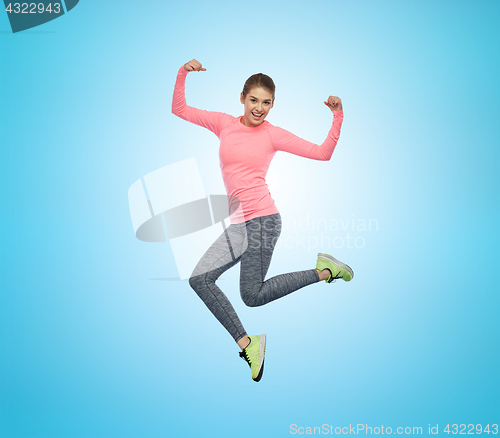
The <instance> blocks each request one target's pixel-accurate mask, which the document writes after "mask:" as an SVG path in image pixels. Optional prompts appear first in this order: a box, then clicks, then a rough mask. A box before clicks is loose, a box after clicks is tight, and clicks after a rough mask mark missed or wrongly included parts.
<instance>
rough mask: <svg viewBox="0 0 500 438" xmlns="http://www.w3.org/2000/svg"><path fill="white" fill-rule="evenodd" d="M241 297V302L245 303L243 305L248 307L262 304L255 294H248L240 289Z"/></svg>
mask: <svg viewBox="0 0 500 438" xmlns="http://www.w3.org/2000/svg"><path fill="white" fill-rule="evenodd" d="M241 299H242V300H243V303H245V305H246V306H248V307H259V306H262V303H261V302H259V300H258V299H257V295H256V294H248V293H245V292H244V291H242V292H241Z"/></svg>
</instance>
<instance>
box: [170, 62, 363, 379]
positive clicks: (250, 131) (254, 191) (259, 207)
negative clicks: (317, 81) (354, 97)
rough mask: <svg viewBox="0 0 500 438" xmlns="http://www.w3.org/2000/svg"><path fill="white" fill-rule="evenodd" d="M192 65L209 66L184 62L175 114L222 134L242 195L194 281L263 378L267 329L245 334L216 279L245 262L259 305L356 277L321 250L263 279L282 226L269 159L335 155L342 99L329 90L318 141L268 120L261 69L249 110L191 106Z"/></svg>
mask: <svg viewBox="0 0 500 438" xmlns="http://www.w3.org/2000/svg"><path fill="white" fill-rule="evenodd" d="M191 71H197V72H199V71H206V68H203V67H202V65H201V63H200V62H198V61H197V60H196V59H193V60H192V61H189V62H187V63H186V64H184V65H183V66H182V67H181V68H180V69H179V72H178V73H177V80H176V82H175V89H174V96H173V100H172V113H173V114H175V115H176V116H179V117H180V118H182V119H184V120H187V121H188V122H191V123H195V124H197V125H200V126H203V127H205V128H207V129H209V130H210V131H212V132H213V133H214V134H215V135H217V137H219V139H220V148H219V158H220V167H221V170H222V178H223V180H224V185H225V187H226V191H227V195H228V197H229V199H230V200H231V201H230V204H232V203H233V200H237V201H238V204H239V210H238V211H239V212H240V215H239V216H238V215H237V214H234V215H232V216H231V225H230V226H229V227H228V228H227V229H224V232H223V233H222V234H221V235H220V236H219V237H218V238H217V240H216V241H215V242H214V243H213V244H212V246H211V247H210V248H209V249H208V250H207V251H206V253H205V254H204V255H203V257H202V258H201V260H200V261H199V262H198V264H197V265H196V267H195V269H194V271H193V273H192V274H191V277H190V279H189V284H190V286H191V287H192V288H193V289H194V291H195V292H196V293H197V294H198V296H199V297H200V298H201V299H202V300H203V302H204V303H205V304H206V306H207V307H208V308H209V309H210V311H211V312H212V313H213V314H214V316H215V317H216V318H217V319H218V320H219V321H220V323H221V324H222V325H223V326H224V327H225V328H226V330H227V331H228V332H229V334H230V335H231V336H232V337H233V339H234V340H235V341H236V343H237V344H238V346H239V347H240V348H241V350H242V351H241V352H240V353H239V355H240V356H241V357H242V358H243V359H244V360H246V361H247V362H248V364H249V365H250V369H251V371H252V379H253V380H255V381H256V382H258V381H260V379H261V377H262V372H263V371H264V355H265V349H266V335H252V336H248V335H247V333H246V331H245V329H244V328H243V325H242V324H241V322H240V319H239V318H238V315H236V312H235V310H234V308H233V306H232V305H231V303H230V302H229V300H228V299H227V297H226V295H225V294H224V293H223V292H222V291H221V290H220V289H219V287H218V286H217V285H216V284H215V282H216V280H217V279H218V278H219V277H220V275H222V273H224V272H225V271H227V270H228V269H229V268H231V267H232V266H234V265H236V264H237V263H238V262H240V261H241V269H240V294H241V298H242V299H243V302H244V303H245V304H246V305H247V306H251V307H255V306H262V305H264V304H267V303H269V302H271V301H274V300H276V299H278V298H281V297H284V296H285V295H288V294H289V293H291V292H294V291H296V290H298V289H301V288H303V287H304V286H307V285H310V284H313V283H317V282H319V281H325V282H327V283H331V282H332V281H334V280H336V279H343V280H344V281H350V280H351V279H352V278H353V276H354V273H353V271H352V269H351V268H350V267H349V266H347V265H346V264H344V263H341V262H339V261H338V260H336V259H335V258H334V257H332V256H330V255H328V254H322V253H319V254H318V259H317V263H316V268H315V269H307V270H305V271H298V272H290V273H287V274H281V275H277V276H275V277H272V278H269V279H267V280H265V277H266V274H267V271H268V269H269V265H270V263H271V257H272V254H273V251H274V247H275V245H276V241H277V239H278V237H279V235H280V233H281V215H280V213H279V212H278V209H277V208H276V206H275V204H274V200H273V198H272V197H271V194H270V193H269V189H268V186H267V183H266V174H267V170H268V168H269V164H270V163H271V160H272V158H273V156H274V155H275V154H276V152H277V151H284V152H289V153H291V154H294V155H299V156H301V157H305V158H310V159H313V160H321V161H328V160H330V158H331V156H332V154H333V151H334V149H335V146H336V145H337V141H338V139H339V136H340V127H341V125H342V121H343V118H344V113H343V111H342V102H341V100H340V98H339V97H336V96H330V97H328V100H327V101H325V102H324V103H325V105H326V106H327V107H328V108H329V109H330V110H331V111H332V112H333V123H332V127H331V129H330V132H329V133H328V137H327V138H326V140H325V141H324V142H323V144H321V145H316V144H314V143H310V142H308V141H306V140H303V139H301V138H299V137H297V136H295V135H294V134H292V133H290V132H288V131H286V130H284V129H281V128H278V127H276V126H273V125H271V124H270V123H269V122H268V121H267V120H265V119H266V117H267V115H268V114H269V111H270V110H271V108H272V107H273V105H274V97H275V96H274V95H275V85H274V82H273V80H272V79H271V78H270V77H269V76H267V75H265V74H262V73H258V74H255V75H253V76H250V77H249V78H248V79H247V81H246V82H245V85H244V87H243V91H242V93H241V96H240V101H241V103H242V104H243V105H244V113H243V115H242V116H239V117H233V116H230V115H228V114H224V113H220V112H212V111H205V110H199V109H196V108H192V107H190V106H187V104H186V98H185V95H184V85H185V81H186V76H187V74H188V72H191ZM230 210H231V205H230Z"/></svg>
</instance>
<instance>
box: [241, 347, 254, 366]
mask: <svg viewBox="0 0 500 438" xmlns="http://www.w3.org/2000/svg"><path fill="white" fill-rule="evenodd" d="M239 354H240V357H241V358H243V359H245V360H246V361H247V363H248V365H249V366H250V368H252V362H250V358H249V357H248V355H247V349H246V348H245V349H244V350H243V351H240V353H239Z"/></svg>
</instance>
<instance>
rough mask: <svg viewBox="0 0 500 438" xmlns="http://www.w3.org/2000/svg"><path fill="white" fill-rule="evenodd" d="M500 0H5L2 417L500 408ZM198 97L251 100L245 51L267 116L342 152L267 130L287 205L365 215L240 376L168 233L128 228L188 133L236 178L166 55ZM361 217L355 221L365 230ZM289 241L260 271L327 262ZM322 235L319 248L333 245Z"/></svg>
mask: <svg viewBox="0 0 500 438" xmlns="http://www.w3.org/2000/svg"><path fill="white" fill-rule="evenodd" d="M499 13H500V4H499V3H498V2H496V1H479V2H472V1H439V2H434V1H418V2H417V1H408V2H407V1H404V2H403V1H380V2H369V1H357V2H340V1H308V2H290V1H288V2H270V3H267V4H264V3H249V2H232V1H226V2H198V1H185V2H177V3H175V4H174V3H172V2H161V1H151V2H144V3H139V2H113V1H112V2H92V1H81V2H80V3H79V4H78V6H77V7H76V8H75V9H74V10H72V11H71V12H70V13H68V14H67V15H65V16H63V17H61V18H59V19H57V20H54V21H52V22H50V23H47V24H45V25H43V26H40V27H37V28H34V29H31V30H29V31H25V32H21V33H19V34H15V35H13V34H12V33H11V31H10V27H9V22H8V18H7V14H6V13H3V14H1V13H0V31H1V33H0V41H1V42H0V50H1V55H0V56H1V58H0V74H1V98H0V104H1V137H0V143H1V144H0V146H1V147H0V165H1V174H0V178H1V181H0V187H1V205H2V216H1V225H2V226H1V231H0V232H1V248H2V251H1V257H2V259H1V303H0V311H1V314H0V328H1V332H0V335H1V352H0V385H1V387H0V408H1V410H0V436H1V437H9V438H13V437H16V438H17V437H35V438H39V437H40V438H41V437H50V438H59V437H61V438H66V437H75V438H76V437H170V436H172V437H197V436H203V437H235V436H240V437H255V436H262V437H281V436H283V437H284V436H289V435H290V425H291V424H297V425H298V426H321V425H322V424H329V425H333V426H348V425H349V424H358V423H362V424H368V425H370V426H372V427H375V426H381V425H384V426H385V427H387V426H390V427H392V428H393V430H394V431H395V428H396V427H399V426H402V427H407V426H409V427H413V426H422V427H423V431H424V433H425V434H427V428H428V424H431V425H436V424H439V430H440V434H441V435H446V434H444V433H443V432H442V429H443V428H444V426H445V425H446V424H447V423H450V424H452V423H458V424H461V423H464V424H471V423H472V424H482V425H483V426H485V425H486V424H492V423H499V420H500V415H499V413H500V403H499V394H500V391H499V390H500V385H499V351H500V350H499V327H500V324H499V320H498V310H499V299H498V290H499V288H498V280H497V278H496V272H497V271H496V269H497V265H498V261H499V257H498V256H499V253H498V249H497V248H498V244H499V234H498V231H497V230H498V219H499V217H498V205H499V196H498V187H499V176H498V174H499V166H498V164H499V158H500V157H499V152H498V146H499V141H498V129H497V126H498V119H499V116H500V111H499V106H498V100H499V97H500V96H499V81H498V78H499V59H500V57H499V45H500V31H499V30H498V20H499V15H500V14H499ZM192 58H196V59H198V60H200V61H201V62H202V63H203V64H204V66H205V67H206V68H207V71H206V72H203V73H191V74H190V75H189V76H188V79H187V81H188V83H187V100H188V103H189V104H190V105H192V106H195V107H198V108H203V109H207V110H217V111H223V112H226V113H229V114H232V115H235V116H237V115H240V114H241V111H242V106H241V104H240V103H239V99H238V96H239V92H240V91H241V88H242V85H243V83H244V81H245V80H246V78H247V77H248V76H250V75H251V74H254V73H257V72H264V73H266V74H268V75H270V76H271V77H272V78H273V79H274V81H275V82H276V84H277V90H276V103H275V107H274V108H273V109H272V111H271V113H270V115H269V118H268V120H269V122H271V123H273V124H275V125H277V126H280V127H282V128H285V129H288V130H290V131H292V132H293V133H295V134H296V135H299V136H301V137H303V138H305V139H307V140H310V141H314V142H319V143H321V142H322V141H323V140H324V139H325V137H326V134H327V132H328V130H329V128H330V124H331V113H330V112H329V110H328V109H327V108H326V106H325V105H324V104H323V101H324V100H326V98H327V97H328V96H329V95H337V96H340V97H341V98H342V100H343V105H344V113H345V120H344V124H343V127H342V135H341V137H340V141H339V143H338V146H337V149H336V150H335V152H334V155H333V158H332V160H331V161H330V162H317V161H313V160H307V159H304V158H300V157H296V156H292V155H287V154H282V153H280V154H277V155H276V157H275V159H274V161H273V163H272V164H271V168H270V171H269V186H270V189H271V193H272V194H273V197H274V198H275V200H276V203H277V206H278V208H279V210H280V212H281V215H282V217H283V221H284V226H285V227H284V230H283V233H282V237H281V240H282V241H283V242H284V239H286V238H287V237H289V240H288V241H289V242H290V241H293V239H294V238H295V237H294V236H298V237H299V238H302V237H304V236H306V237H307V238H308V239H310V238H314V237H319V236H320V233H319V231H318V230H317V229H312V226H307V227H303V229H298V230H295V231H294V230H293V229H291V228H290V227H289V226H287V224H290V221H291V220H292V219H293V220H296V221H300V220H302V221H308V220H309V218H312V217H314V219H312V223H314V220H316V219H321V218H323V219H324V218H328V219H329V220H331V219H332V218H334V219H336V220H339V221H344V223H346V222H347V221H348V220H351V221H352V220H354V219H356V220H357V221H358V220H365V221H368V220H370V219H372V220H374V221H376V224H377V227H376V228H373V227H372V229H367V230H366V231H361V230H354V231H353V230H352V229H347V230H342V229H340V230H339V231H335V232H332V234H331V235H332V236H339V237H340V238H342V239H343V238H347V234H348V233H349V232H350V235H351V236H357V237H360V238H361V239H362V241H363V246H362V248H355V247H351V248H348V247H347V245H344V246H341V247H338V248H326V249H325V248H324V247H322V248H321V250H323V251H325V252H329V251H332V252H333V253H334V254H335V256H336V257H337V258H339V259H340V260H343V261H345V262H347V263H348V264H349V265H350V266H352V267H353V269H354V271H355V273H356V276H355V279H354V280H353V281H352V282H351V283H339V282H337V283H335V284H332V285H328V286H327V285H325V284H324V283H318V284H316V285H313V286H310V287H308V288H306V289H303V290H301V291H298V292H296V293H294V294H292V295H290V296H287V297H285V298H283V299H281V300H278V301H275V302H272V303H270V304H268V305H267V306H264V307H262V308H246V307H245V306H244V304H243V303H242V302H241V299H240V298H239V292H238V275H239V267H235V268H233V269H232V270H230V271H228V272H227V273H225V274H224V275H223V276H222V277H221V279H220V283H219V284H220V286H221V288H222V289H223V290H224V291H225V292H226V293H227V294H228V296H229V297H230V299H231V300H232V302H233V303H234V306H235V308H236V310H237V312H238V313H239V315H240V318H241V319H242V321H243V323H244V325H245V327H246V329H247V331H248V332H249V333H254V334H258V333H267V335H268V348H267V355H266V370H265V374H264V377H263V379H262V381H261V382H260V383H259V384H256V383H254V382H253V381H252V380H251V379H250V371H249V369H248V366H247V365H246V364H245V363H244V362H243V361H242V360H241V359H240V358H239V357H238V354H237V351H238V349H237V347H236V346H235V345H234V343H233V340H232V338H230V336H229V335H228V334H227V333H226V332H225V330H224V329H223V328H222V326H220V325H219V323H218V322H217V321H216V320H215V318H214V317H213V315H212V314H211V313H210V312H208V311H207V309H206V308H205V307H204V305H203V303H202V302H201V301H200V299H199V298H198V297H197V296H196V295H195V294H194V292H193V291H192V290H191V289H190V287H189V285H188V283H187V282H186V281H171V280H169V279H172V278H174V277H177V276H178V273H177V269H176V266H175V262H174V259H173V255H172V252H171V249H170V247H169V245H168V244H165V243H163V244H153V243H145V242H141V241H139V240H137V239H136V238H135V236H134V232H133V228H132V223H131V219H130V213H129V206H128V199H127V191H128V188H129V187H130V185H131V184H132V183H133V182H134V181H136V180H137V179H138V178H140V177H142V176H143V175H145V174H147V173H149V172H151V171H153V170H155V169H158V168H160V167H162V166H164V165H167V164H171V163H174V162H176V161H179V160H183V159H186V158H191V157H196V159H197V162H198V165H199V167H200V172H201V174H202V178H203V181H204V183H205V187H206V190H207V193H224V186H223V183H222V179H221V176H220V170H219V167H218V152H217V148H218V139H217V138H216V137H215V136H214V135H213V134H212V133H210V132H209V131H207V130H204V129H203V128H200V127H197V126H195V125H192V124H190V123H187V122H185V121H183V120H181V119H179V118H177V117H175V116H174V115H172V114H171V112H170V106H171V97H172V91H173V86H174V82H175V77H176V73H177V70H178V68H179V67H180V66H181V65H182V64H183V63H185V62H187V61H189V60H190V59H192ZM358 242H359V241H358ZM318 249H320V248H305V249H304V248H303V247H301V245H300V244H299V242H297V245H292V246H291V247H290V245H289V247H287V246H285V245H281V246H280V247H278V248H277V249H276V251H275V255H274V257H273V262H272V264H271V268H270V270H269V274H268V275H269V276H273V275H277V274H279V273H283V272H289V271H294V270H302V269H308V268H311V267H314V263H315V260H316V257H315V255H316V253H317V252H318ZM327 249H328V250H329V251H327Z"/></svg>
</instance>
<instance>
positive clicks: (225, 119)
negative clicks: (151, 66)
mask: <svg viewBox="0 0 500 438" xmlns="http://www.w3.org/2000/svg"><path fill="white" fill-rule="evenodd" d="M187 74H188V72H187V71H186V70H184V66H182V67H181V68H180V69H179V72H178V73H177V80H176V82H175V88H174V96H173V100H172V113H174V114H175V115H176V116H179V117H180V118H182V119H184V120H187V121H188V122H191V123H195V124H197V125H200V126H203V127H205V128H207V129H209V130H210V131H212V132H213V133H214V134H215V135H217V137H219V139H220V148H219V160H220V168H221V170H222V179H223V180H224V185H225V186H226V192H227V194H228V196H229V198H230V202H229V209H230V211H229V213H230V214H231V215H232V216H231V223H241V222H244V221H248V220H250V219H253V218H255V217H259V216H267V215H270V214H274V213H278V209H277V208H276V205H275V204H274V199H273V198H272V197H271V193H269V188H268V187H267V183H266V175H267V170H268V169H269V164H270V163H271V160H272V159H273V157H274V155H275V154H276V152H277V151H284V152H290V153H291V154H294V155H299V156H301V157H305V158H311V159H313V160H322V161H327V160H330V158H331V156H332V154H333V151H334V149H335V146H336V145H337V141H338V139H339V136H340V127H341V125H342V121H343V119H344V113H343V111H334V112H333V124H332V127H331V129H330V132H329V133H328V137H327V138H326V140H325V141H324V142H323V144H321V145H317V144H314V143H311V142H308V141H306V140H303V139H302V138H300V137H297V136H296V135H294V134H292V133H290V132H288V131H286V130H284V129H282V128H278V127H277V126H273V125H271V124H270V123H269V122H268V121H267V120H264V121H263V122H262V124H260V125H259V126H257V127H254V128H252V127H249V126H246V125H244V124H243V123H242V122H241V119H242V117H243V116H239V117H233V116H230V115H228V114H224V113H219V112H213V111H205V110H199V109H197V108H192V107H190V106H187V104H186V98H185V95H184V90H185V88H184V85H185V82H186V75H187ZM238 200H239V203H241V209H240V211H239V212H238V214H236V213H234V212H235V211H236V207H237V206H238V204H239V203H238Z"/></svg>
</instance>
